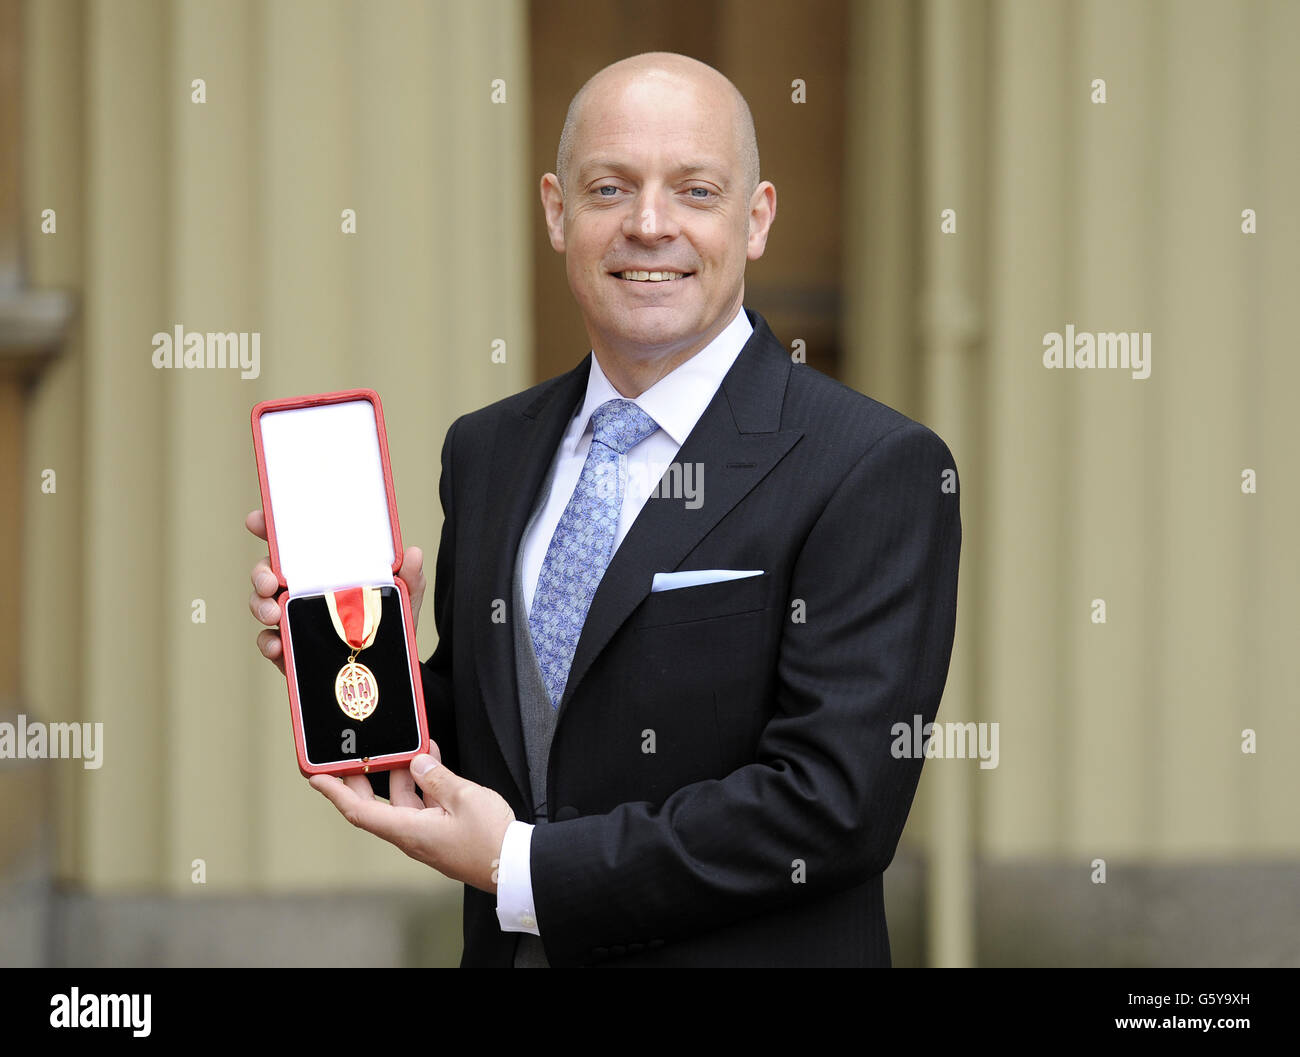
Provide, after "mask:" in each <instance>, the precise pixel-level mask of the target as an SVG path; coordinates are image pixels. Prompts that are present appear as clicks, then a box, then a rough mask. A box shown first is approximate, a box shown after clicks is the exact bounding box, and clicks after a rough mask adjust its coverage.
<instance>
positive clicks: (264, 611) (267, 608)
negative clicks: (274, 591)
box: [248, 591, 280, 627]
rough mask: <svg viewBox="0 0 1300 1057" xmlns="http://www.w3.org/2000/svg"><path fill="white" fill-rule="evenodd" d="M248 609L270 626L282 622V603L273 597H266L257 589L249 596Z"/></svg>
mask: <svg viewBox="0 0 1300 1057" xmlns="http://www.w3.org/2000/svg"><path fill="white" fill-rule="evenodd" d="M248 611H249V612H250V613H252V614H253V616H255V617H257V619H258V620H260V621H261V622H262V623H263V624H266V625H267V626H268V627H278V626H279V624H280V603H279V602H277V601H275V599H273V598H265V597H263V596H262V595H259V594H258V593H257V592H256V591H254V592H253V593H252V594H250V595H249V596H248Z"/></svg>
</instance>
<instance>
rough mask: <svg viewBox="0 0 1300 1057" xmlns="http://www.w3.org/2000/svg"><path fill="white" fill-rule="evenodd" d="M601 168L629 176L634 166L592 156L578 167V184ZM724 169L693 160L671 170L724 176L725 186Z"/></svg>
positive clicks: (677, 175)
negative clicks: (592, 157)
mask: <svg viewBox="0 0 1300 1057" xmlns="http://www.w3.org/2000/svg"><path fill="white" fill-rule="evenodd" d="M602 169H603V170H608V171H610V172H614V173H618V174H620V175H623V176H630V175H632V173H633V172H634V169H635V167H634V166H631V165H627V164H625V163H624V162H620V161H617V160H615V159H613V158H594V159H592V160H591V161H587V162H583V163H582V165H580V166H579V167H578V182H579V183H580V184H581V183H584V182H586V180H587V179H588V177H589V176H590V174H591V173H592V171H599V170H602ZM726 171H727V169H726V166H725V165H722V164H720V163H718V162H708V161H693V162H685V163H683V164H681V165H679V166H677V168H675V169H674V170H673V171H672V175H673V176H674V177H677V178H681V177H684V176H696V175H698V174H700V173H708V174H709V175H711V176H717V177H720V178H724V179H723V180H722V183H723V186H724V187H725V186H726V182H725V174H726Z"/></svg>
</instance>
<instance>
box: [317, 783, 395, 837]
mask: <svg viewBox="0 0 1300 1057" xmlns="http://www.w3.org/2000/svg"><path fill="white" fill-rule="evenodd" d="M351 777H357V776H355V775H353V776H351ZM362 780H363V781H364V778H363V779H362ZM310 784H311V787H312V788H313V789H315V790H316V791H317V792H318V793H322V794H324V796H325V798H326V799H327V800H329V802H330V803H331V804H333V805H334V806H335V807H336V808H337V809H338V811H339V814H341V815H342V816H343V817H344V818H346V819H347V820H348V821H349V822H351V823H352V825H354V826H356V827H357V828H358V829H364V830H366V831H367V832H368V833H373V834H374V835H375V836H376V837H382V838H383V839H384V840H386V841H389V842H390V843H392V844H398V845H399V846H400V843H399V842H401V841H402V840H404V839H405V838H406V835H407V828H408V826H409V824H410V822H409V820H410V818H411V812H410V809H409V808H395V807H393V805H392V804H385V803H384V802H383V801H382V800H379V799H376V797H375V796H374V794H373V793H371V795H370V796H369V797H363V796H360V795H359V794H358V793H357V791H356V789H355V788H353V787H352V786H351V785H349V784H348V783H347V782H346V781H344V782H340V781H339V780H338V779H337V778H335V777H334V776H332V775H328V774H316V775H312V777H311V779H310ZM366 784H367V787H368V786H369V783H368V782H367V783H366Z"/></svg>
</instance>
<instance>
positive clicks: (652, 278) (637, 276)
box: [618, 272, 686, 283]
mask: <svg viewBox="0 0 1300 1057" xmlns="http://www.w3.org/2000/svg"><path fill="white" fill-rule="evenodd" d="M618 276H619V278H620V279H631V280H633V281H635V282H638V283H666V282H671V281H672V280H673V279H685V278H686V276H685V275H683V274H682V273H681V272H619V273H618Z"/></svg>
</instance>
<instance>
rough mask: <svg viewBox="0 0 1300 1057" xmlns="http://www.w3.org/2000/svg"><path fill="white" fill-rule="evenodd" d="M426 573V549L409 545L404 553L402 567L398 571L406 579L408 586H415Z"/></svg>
mask: <svg viewBox="0 0 1300 1057" xmlns="http://www.w3.org/2000/svg"><path fill="white" fill-rule="evenodd" d="M423 573H424V551H422V550H420V548H419V547H407V548H406V553H405V554H404V555H402V568H401V570H400V571H399V572H398V574H397V575H398V576H400V577H401V578H402V579H403V580H405V581H406V586H407V587H414V586H415V585H416V584H417V583H418V582H420V578H421V576H422V574H423Z"/></svg>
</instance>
